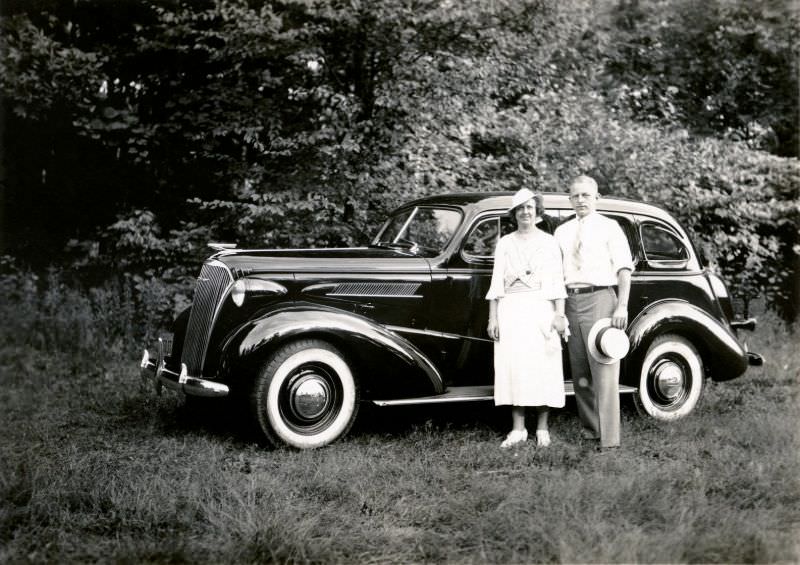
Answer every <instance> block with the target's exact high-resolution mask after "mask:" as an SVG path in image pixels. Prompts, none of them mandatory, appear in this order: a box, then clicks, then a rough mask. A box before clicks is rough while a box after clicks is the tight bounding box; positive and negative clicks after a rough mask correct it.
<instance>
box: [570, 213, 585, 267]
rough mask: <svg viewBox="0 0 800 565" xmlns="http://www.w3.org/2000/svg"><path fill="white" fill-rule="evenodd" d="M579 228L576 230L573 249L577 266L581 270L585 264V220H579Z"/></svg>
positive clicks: (573, 256) (573, 257)
mask: <svg viewBox="0 0 800 565" xmlns="http://www.w3.org/2000/svg"><path fill="white" fill-rule="evenodd" d="M577 222H578V229H577V230H576V231H575V247H574V248H573V249H572V259H573V262H574V263H575V268H576V269H577V270H578V271H580V270H581V266H582V264H583V256H582V254H583V222H582V221H580V220H577Z"/></svg>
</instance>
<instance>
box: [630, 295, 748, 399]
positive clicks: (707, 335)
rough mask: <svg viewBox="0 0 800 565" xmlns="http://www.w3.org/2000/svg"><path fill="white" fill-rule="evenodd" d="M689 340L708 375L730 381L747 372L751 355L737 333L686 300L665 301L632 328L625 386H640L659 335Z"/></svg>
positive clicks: (714, 378)
mask: <svg viewBox="0 0 800 565" xmlns="http://www.w3.org/2000/svg"><path fill="white" fill-rule="evenodd" d="M664 334H676V335H680V336H683V337H685V338H687V339H688V340H689V341H691V342H692V344H693V345H694V346H695V347H696V348H697V350H698V352H699V353H700V356H701V357H702V358H703V366H704V367H705V370H706V374H708V375H709V376H710V377H711V378H712V379H713V380H715V381H727V380H730V379H734V378H736V377H738V376H740V375H741V374H742V373H744V372H745V370H746V369H747V365H748V362H747V355H746V353H745V350H744V348H743V347H742V345H741V344H740V343H739V341H738V340H737V339H736V336H735V335H734V334H733V332H732V331H731V330H730V329H729V328H728V327H726V325H725V324H724V323H723V322H721V321H719V320H718V319H716V318H714V317H713V316H711V315H710V314H709V313H708V312H706V311H704V310H702V309H700V308H698V307H697V306H694V305H692V304H690V303H689V302H686V301H683V300H663V301H659V302H656V303H654V304H652V305H650V306H649V307H648V308H646V309H644V310H643V311H642V312H641V313H640V314H639V315H638V316H636V318H635V319H634V320H633V321H632V322H631V323H630V325H629V326H628V336H629V338H630V343H631V352H630V354H629V355H628V357H627V358H626V360H625V377H623V379H622V380H623V383H624V384H629V385H631V386H637V384H638V377H639V375H638V372H639V368H640V367H641V365H642V362H643V361H644V357H645V355H646V354H647V349H648V347H650V344H651V343H652V342H653V340H654V339H655V338H656V337H658V336H659V335H664Z"/></svg>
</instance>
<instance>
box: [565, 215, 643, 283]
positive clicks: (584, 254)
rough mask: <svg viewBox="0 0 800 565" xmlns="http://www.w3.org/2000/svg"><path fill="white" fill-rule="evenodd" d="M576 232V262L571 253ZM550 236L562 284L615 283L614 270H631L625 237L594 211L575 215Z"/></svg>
mask: <svg viewBox="0 0 800 565" xmlns="http://www.w3.org/2000/svg"><path fill="white" fill-rule="evenodd" d="M578 222H580V223H581V225H580V226H579V224H578ZM579 233H580V234H581V251H580V264H578V262H577V258H576V257H575V253H574V249H575V246H576V239H577V238H578V234H579ZM554 235H555V238H556V241H558V245H559V247H560V248H561V254H562V257H563V259H564V283H565V284H566V285H567V286H570V285H576V284H580V285H593V286H613V285H615V284H617V273H618V272H619V271H620V270H621V269H628V270H630V271H633V258H632V257H631V250H630V247H629V246H628V238H627V237H625V233H624V232H623V231H622V228H621V227H620V226H619V224H618V223H617V222H615V221H614V220H612V219H610V218H606V217H605V216H603V215H601V214H599V213H597V212H592V213H591V214H589V215H587V216H586V217H584V218H581V219H578V218H577V217H575V218H573V219H572V220H570V221H568V222H566V223H565V224H562V225H560V226H558V228H556V231H555V234H554Z"/></svg>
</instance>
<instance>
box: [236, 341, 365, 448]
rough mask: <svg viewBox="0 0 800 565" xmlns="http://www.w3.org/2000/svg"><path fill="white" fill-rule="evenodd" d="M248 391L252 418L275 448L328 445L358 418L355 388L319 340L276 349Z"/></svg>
mask: <svg viewBox="0 0 800 565" xmlns="http://www.w3.org/2000/svg"><path fill="white" fill-rule="evenodd" d="M253 385H254V386H253V391H252V394H251V395H250V406H251V409H252V412H253V416H254V417H255V419H256V421H257V422H258V425H259V427H260V429H261V432H262V433H263V434H264V436H265V437H266V438H267V440H268V441H269V442H270V443H271V444H273V445H275V446H279V445H288V446H290V447H294V448H297V449H310V448H315V447H322V446H324V445H328V444H330V443H333V442H334V441H336V440H337V439H339V438H340V437H342V436H343V435H345V434H346V433H347V432H348V431H349V430H350V427H351V426H352V425H353V422H354V421H355V419H356V415H357V413H358V406H359V400H360V392H359V387H358V383H357V381H356V380H355V378H354V376H353V373H352V371H351V370H350V367H349V365H348V364H347V362H346V361H345V359H344V356H343V355H342V354H341V353H340V352H339V351H338V350H337V349H336V348H335V347H333V346H332V345H331V344H329V343H327V342H325V341H322V340H318V339H304V340H299V341H294V342H291V343H289V344H286V345H284V346H282V347H280V348H279V349H277V350H276V351H275V352H274V353H273V354H272V355H271V356H270V357H269V359H268V360H267V362H266V363H265V364H264V365H263V366H262V368H261V370H260V371H259V373H258V375H257V376H256V380H255V382H254V383H253Z"/></svg>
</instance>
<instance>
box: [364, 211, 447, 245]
mask: <svg viewBox="0 0 800 565" xmlns="http://www.w3.org/2000/svg"><path fill="white" fill-rule="evenodd" d="M460 223H461V212H459V211H457V210H452V209H449V208H430V207H416V208H406V209H404V210H401V211H399V212H396V213H395V214H394V215H393V216H391V217H390V218H389V219H388V220H387V221H386V223H385V224H384V225H383V228H381V230H380V231H379V232H378V235H377V236H376V237H375V239H374V240H373V242H372V244H373V245H375V246H379V247H393V248H398V249H407V250H409V251H410V252H411V253H414V254H422V255H428V256H431V257H433V256H435V255H439V254H440V253H441V252H442V251H443V250H444V248H445V246H446V245H447V243H448V242H449V241H450V238H452V237H453V234H454V233H455V231H456V228H458V225H459V224H460Z"/></svg>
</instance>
